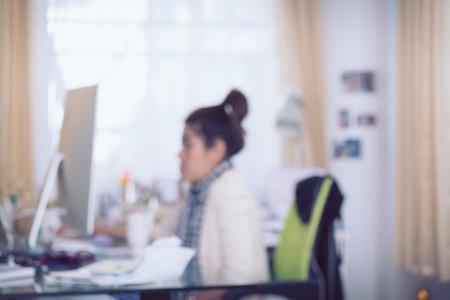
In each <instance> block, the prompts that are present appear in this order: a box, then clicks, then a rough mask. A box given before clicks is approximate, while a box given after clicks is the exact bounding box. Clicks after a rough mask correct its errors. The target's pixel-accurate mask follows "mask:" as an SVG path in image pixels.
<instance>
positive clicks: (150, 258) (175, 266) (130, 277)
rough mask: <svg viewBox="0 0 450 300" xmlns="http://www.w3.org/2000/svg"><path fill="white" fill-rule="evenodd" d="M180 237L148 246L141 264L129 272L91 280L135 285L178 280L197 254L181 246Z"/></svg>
mask: <svg viewBox="0 0 450 300" xmlns="http://www.w3.org/2000/svg"><path fill="white" fill-rule="evenodd" d="M180 245H181V241H180V239H179V238H178V237H168V238H161V239H158V240H156V241H155V242H153V243H152V245H150V246H148V247H147V248H146V250H145V254H144V258H143V260H142V262H141V264H140V265H139V266H138V267H137V268H136V269H135V270H134V271H133V272H132V273H129V274H123V275H119V276H112V275H97V276H94V277H92V279H91V281H92V282H93V283H95V284H98V285H100V286H109V285H133V284H145V283H152V282H158V281H169V280H176V279H178V278H180V277H181V275H183V272H184V269H185V268H186V267H187V265H188V263H189V261H190V260H191V258H192V257H193V256H194V254H195V250H194V249H192V248H186V247H181V246H180Z"/></svg>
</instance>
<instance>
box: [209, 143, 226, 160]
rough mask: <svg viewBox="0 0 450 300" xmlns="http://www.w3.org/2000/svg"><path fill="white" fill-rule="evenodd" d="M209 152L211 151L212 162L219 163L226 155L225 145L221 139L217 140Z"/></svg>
mask: <svg viewBox="0 0 450 300" xmlns="http://www.w3.org/2000/svg"><path fill="white" fill-rule="evenodd" d="M209 150H210V151H211V155H212V159H213V160H214V162H215V163H220V162H221V161H222V160H223V159H224V158H225V156H226V154H227V144H226V143H225V141H224V140H223V139H221V138H217V139H216V140H215V141H214V143H213V144H212V146H211V148H209Z"/></svg>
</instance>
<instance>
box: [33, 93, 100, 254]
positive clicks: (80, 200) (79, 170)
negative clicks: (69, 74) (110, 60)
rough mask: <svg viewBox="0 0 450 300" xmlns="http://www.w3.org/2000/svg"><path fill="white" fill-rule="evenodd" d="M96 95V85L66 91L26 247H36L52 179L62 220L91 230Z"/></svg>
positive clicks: (86, 232)
mask: <svg viewBox="0 0 450 300" xmlns="http://www.w3.org/2000/svg"><path fill="white" fill-rule="evenodd" d="M96 98H97V86H90V87H84V88H79V89H74V90H69V91H68V93H67V99H66V104H65V109H64V120H63V125H62V128H61V136H60V141H59V148H58V153H56V154H55V156H54V157H53V159H52V161H51V162H50V166H49V169H48V172H47V177H46V180H45V183H44V187H43V189H42V193H41V196H40V198H39V202H38V206H37V209H36V213H35V216H34V219H33V223H32V226H31V230H30V233H29V235H28V247H29V248H30V249H35V248H36V246H37V238H38V235H39V230H40V228H41V225H42V220H43V217H44V214H45V210H46V208H47V204H48V202H49V200H50V195H51V191H52V188H53V185H54V182H55V180H56V179H57V181H58V203H59V205H60V206H61V207H63V208H65V209H66V214H65V215H63V216H62V219H63V221H64V222H65V223H67V224H68V225H70V226H71V227H72V228H74V229H75V230H76V231H77V232H78V233H80V234H82V235H91V234H92V233H93V230H94V216H95V215H94V207H95V198H94V197H95V194H94V188H93V176H92V166H93V164H92V159H93V145H94V133H95V108H96Z"/></svg>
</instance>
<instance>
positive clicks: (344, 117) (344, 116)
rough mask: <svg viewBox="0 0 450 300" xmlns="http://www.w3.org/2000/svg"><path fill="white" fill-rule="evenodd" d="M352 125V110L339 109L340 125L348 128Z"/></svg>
mask: <svg viewBox="0 0 450 300" xmlns="http://www.w3.org/2000/svg"><path fill="white" fill-rule="evenodd" d="M349 125H350V112H349V111H348V110H347V109H341V110H340V111H339V126H340V127H341V128H347V127H348V126H349Z"/></svg>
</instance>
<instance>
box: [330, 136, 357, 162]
mask: <svg viewBox="0 0 450 300" xmlns="http://www.w3.org/2000/svg"><path fill="white" fill-rule="evenodd" d="M333 152H334V153H333V155H334V158H359V157H361V141H360V140H358V139H347V140H345V141H334V143H333Z"/></svg>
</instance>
